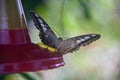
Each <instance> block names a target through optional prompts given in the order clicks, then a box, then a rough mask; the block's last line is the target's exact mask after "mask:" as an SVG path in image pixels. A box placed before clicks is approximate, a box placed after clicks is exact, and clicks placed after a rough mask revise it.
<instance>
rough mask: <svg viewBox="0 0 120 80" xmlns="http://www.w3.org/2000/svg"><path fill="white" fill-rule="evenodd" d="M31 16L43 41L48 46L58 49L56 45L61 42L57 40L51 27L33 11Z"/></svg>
mask: <svg viewBox="0 0 120 80" xmlns="http://www.w3.org/2000/svg"><path fill="white" fill-rule="evenodd" d="M30 16H31V17H32V19H33V22H34V24H35V26H36V28H37V29H38V30H39V31H40V33H39V36H40V38H41V41H42V42H43V43H44V44H46V45H49V46H51V47H54V48H56V45H57V43H58V42H59V41H60V40H59V39H57V37H56V35H55V33H54V32H53V31H52V29H51V28H50V27H49V25H48V24H47V23H46V22H45V21H44V20H43V19H42V18H41V17H40V16H39V14H37V13H35V12H33V11H30Z"/></svg>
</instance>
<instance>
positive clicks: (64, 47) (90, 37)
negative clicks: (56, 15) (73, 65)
mask: <svg viewBox="0 0 120 80" xmlns="http://www.w3.org/2000/svg"><path fill="white" fill-rule="evenodd" d="M99 38H100V35H99V34H86V35H80V36H76V37H73V38H69V39H66V40H64V41H62V42H61V43H59V45H58V47H57V49H58V51H59V52H60V53H61V54H67V53H69V52H73V51H75V50H78V49H79V48H80V47H81V46H86V45H88V44H90V43H91V42H93V41H95V40H97V39H99Z"/></svg>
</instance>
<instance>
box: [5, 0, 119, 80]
mask: <svg viewBox="0 0 120 80" xmlns="http://www.w3.org/2000/svg"><path fill="white" fill-rule="evenodd" d="M22 3H23V7H24V11H25V15H26V18H27V22H28V29H29V34H30V37H31V40H32V42H34V43H37V42H40V39H39V36H38V35H39V31H38V30H37V29H36V28H35V26H34V24H33V22H32V20H31V18H30V15H29V10H34V11H36V12H38V13H39V14H40V15H41V16H42V17H43V18H44V20H45V21H46V22H47V23H48V24H49V25H50V26H51V28H52V29H53V30H54V32H55V34H56V35H57V36H58V37H62V38H63V39H66V38H69V37H73V36H77V35H83V34H89V33H98V34H101V38H100V39H99V40H97V41H95V42H94V43H92V44H90V45H88V46H86V47H81V49H80V50H79V51H76V52H73V53H71V54H70V53H69V54H67V55H65V56H64V61H65V63H66V65H65V66H63V67H60V68H57V69H52V70H46V71H38V72H29V73H22V74H14V75H12V74H10V75H8V76H3V77H4V79H5V80H10V78H9V79H7V77H9V76H11V75H12V76H15V77H13V78H15V79H14V80H120V42H119V41H120V0H22ZM16 77H17V78H16ZM23 77H26V78H24V79H23ZM18 78H19V79H18ZM11 80H13V79H11Z"/></svg>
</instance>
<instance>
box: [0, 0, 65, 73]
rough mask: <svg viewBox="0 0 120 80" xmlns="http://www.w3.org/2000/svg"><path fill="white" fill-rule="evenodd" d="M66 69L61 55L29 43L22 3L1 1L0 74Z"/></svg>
mask: <svg viewBox="0 0 120 80" xmlns="http://www.w3.org/2000/svg"><path fill="white" fill-rule="evenodd" d="M63 65H64V61H63V57H62V55H60V54H58V53H57V52H52V51H50V50H48V49H44V48H42V47H39V46H38V45H36V44H34V43H32V42H31V41H30V37H29V34H28V30H27V25H26V19H25V15H24V11H23V7H22V4H21V0H0V74H7V73H20V72H27V71H38V70H47V69H52V68H57V67H60V66H63Z"/></svg>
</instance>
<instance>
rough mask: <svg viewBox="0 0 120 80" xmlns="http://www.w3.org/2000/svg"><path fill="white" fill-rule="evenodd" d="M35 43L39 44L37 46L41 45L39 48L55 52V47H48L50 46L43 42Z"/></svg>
mask: <svg viewBox="0 0 120 80" xmlns="http://www.w3.org/2000/svg"><path fill="white" fill-rule="evenodd" d="M37 45H38V46H39V47H41V48H44V49H48V50H49V51H51V52H57V49H55V48H53V47H50V46H48V45H45V44H43V43H40V42H39V43H37Z"/></svg>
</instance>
